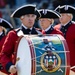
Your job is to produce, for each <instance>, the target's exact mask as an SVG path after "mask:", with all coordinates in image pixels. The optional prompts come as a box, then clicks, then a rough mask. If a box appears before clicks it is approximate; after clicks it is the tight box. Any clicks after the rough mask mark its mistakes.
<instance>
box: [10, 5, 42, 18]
mask: <svg viewBox="0 0 75 75" xmlns="http://www.w3.org/2000/svg"><path fill="white" fill-rule="evenodd" d="M26 14H35V15H37V18H39V17H40V16H41V15H40V13H39V12H38V10H37V8H36V5H32V4H28V5H23V6H21V7H19V8H18V9H16V10H15V11H14V12H13V13H12V15H11V17H14V18H20V17H21V16H23V15H26Z"/></svg>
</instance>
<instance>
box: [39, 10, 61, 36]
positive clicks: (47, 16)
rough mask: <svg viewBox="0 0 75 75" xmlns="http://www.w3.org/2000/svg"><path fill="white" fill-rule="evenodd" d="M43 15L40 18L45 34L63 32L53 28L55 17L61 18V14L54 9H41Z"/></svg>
mask: <svg viewBox="0 0 75 75" xmlns="http://www.w3.org/2000/svg"><path fill="white" fill-rule="evenodd" d="M39 12H40V13H41V17H40V19H39V23H40V27H41V28H42V32H44V34H61V35H62V32H61V31H59V30H57V29H54V28H53V23H54V19H55V18H59V17H60V14H58V13H56V12H54V11H53V10H48V9H40V10H39Z"/></svg>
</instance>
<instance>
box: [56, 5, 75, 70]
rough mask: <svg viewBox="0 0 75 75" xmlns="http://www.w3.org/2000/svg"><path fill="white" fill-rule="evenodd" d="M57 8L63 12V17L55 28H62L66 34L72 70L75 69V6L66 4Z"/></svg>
mask: <svg viewBox="0 0 75 75" xmlns="http://www.w3.org/2000/svg"><path fill="white" fill-rule="evenodd" d="M55 10H56V11H58V12H60V13H61V18H60V19H59V20H60V22H61V24H59V25H56V26H55V28H58V29H60V30H61V31H62V32H63V34H64V37H65V39H66V41H67V44H68V47H69V50H70V66H71V70H73V71H75V60H74V57H75V35H74V34H75V22H73V21H72V19H73V15H72V14H73V13H75V8H74V7H73V6H70V5H64V6H58V7H57V8H56V9H55Z"/></svg>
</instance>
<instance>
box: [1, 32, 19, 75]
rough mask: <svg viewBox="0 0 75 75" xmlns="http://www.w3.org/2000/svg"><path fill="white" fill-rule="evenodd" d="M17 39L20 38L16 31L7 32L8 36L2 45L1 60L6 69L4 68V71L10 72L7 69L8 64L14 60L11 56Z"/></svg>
mask: <svg viewBox="0 0 75 75" xmlns="http://www.w3.org/2000/svg"><path fill="white" fill-rule="evenodd" d="M17 39H18V36H17V33H16V31H10V32H9V33H8V34H7V38H6V40H5V42H4V45H3V47H2V53H1V60H0V61H1V63H2V66H3V67H4V70H3V72H4V73H7V74H8V72H7V71H6V65H7V64H8V63H10V62H12V58H11V57H12V54H13V53H14V47H15V44H16V41H17ZM9 66H10V65H9Z"/></svg>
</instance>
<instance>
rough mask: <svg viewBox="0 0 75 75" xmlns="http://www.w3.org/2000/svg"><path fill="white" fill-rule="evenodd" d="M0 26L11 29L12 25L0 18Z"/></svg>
mask: <svg viewBox="0 0 75 75" xmlns="http://www.w3.org/2000/svg"><path fill="white" fill-rule="evenodd" d="M0 26H3V27H5V28H10V29H13V26H12V25H11V24H10V23H9V22H8V21H6V20H5V19H3V18H0Z"/></svg>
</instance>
